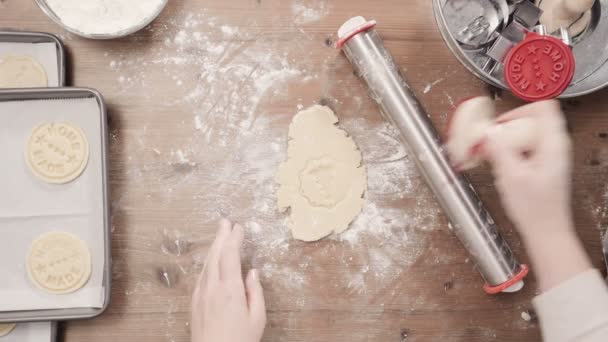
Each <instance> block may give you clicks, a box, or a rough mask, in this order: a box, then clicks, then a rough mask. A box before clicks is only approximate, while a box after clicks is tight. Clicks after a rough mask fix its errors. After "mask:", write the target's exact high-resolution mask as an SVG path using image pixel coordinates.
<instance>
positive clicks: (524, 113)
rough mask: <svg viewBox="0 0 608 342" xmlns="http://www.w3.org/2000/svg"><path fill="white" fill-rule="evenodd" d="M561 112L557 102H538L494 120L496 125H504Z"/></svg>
mask: <svg viewBox="0 0 608 342" xmlns="http://www.w3.org/2000/svg"><path fill="white" fill-rule="evenodd" d="M555 112H558V113H560V112H561V109H560V106H559V102H558V101H557V100H547V101H539V102H533V103H530V104H527V105H525V106H521V107H518V108H515V109H513V110H512V111H510V112H507V113H505V114H502V115H500V116H499V117H497V118H496V123H505V122H508V121H513V120H517V119H521V118H524V117H529V116H536V115H543V114H546V113H555Z"/></svg>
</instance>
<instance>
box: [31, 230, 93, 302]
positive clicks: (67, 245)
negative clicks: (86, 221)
mask: <svg viewBox="0 0 608 342" xmlns="http://www.w3.org/2000/svg"><path fill="white" fill-rule="evenodd" d="M27 272H28V274H29V277H30V279H31V281H32V282H33V283H34V284H36V286H38V287H39V288H40V289H42V290H45V291H47V292H50V293H53V294H67V293H72V292H75V291H77V290H79V289H80V288H82V287H83V286H84V285H85V284H86V283H87V282H88V281H89V277H90V276H91V254H90V252H89V249H88V247H87V245H86V243H85V242H84V241H82V240H80V239H79V238H78V237H76V236H75V235H72V234H70V233H65V232H50V233H46V234H43V235H41V236H40V237H38V239H36V240H35V241H34V242H33V243H32V245H31V247H30V251H29V254H28V256H27Z"/></svg>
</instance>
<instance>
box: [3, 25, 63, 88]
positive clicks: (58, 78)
mask: <svg viewBox="0 0 608 342" xmlns="http://www.w3.org/2000/svg"><path fill="white" fill-rule="evenodd" d="M8 55H13V56H27V57H30V58H33V59H34V60H36V61H37V62H38V63H40V65H42V67H43V68H44V70H45V71H46V74H47V78H48V86H49V87H64V86H65V85H66V57H65V49H64V47H63V44H62V43H61V40H59V38H57V37H56V36H54V35H52V34H50V33H43V32H20V31H0V58H1V57H2V56H8Z"/></svg>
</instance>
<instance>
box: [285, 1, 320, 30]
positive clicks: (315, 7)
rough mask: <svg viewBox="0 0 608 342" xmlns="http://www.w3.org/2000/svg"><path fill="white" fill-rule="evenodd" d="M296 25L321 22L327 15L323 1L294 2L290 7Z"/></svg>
mask: <svg viewBox="0 0 608 342" xmlns="http://www.w3.org/2000/svg"><path fill="white" fill-rule="evenodd" d="M291 12H292V14H293V15H294V21H295V23H296V24H309V23H312V22H315V21H319V20H321V19H322V18H323V17H325V16H327V15H328V14H329V8H328V5H327V4H326V2H325V1H304V0H295V1H294V2H293V3H292V5H291Z"/></svg>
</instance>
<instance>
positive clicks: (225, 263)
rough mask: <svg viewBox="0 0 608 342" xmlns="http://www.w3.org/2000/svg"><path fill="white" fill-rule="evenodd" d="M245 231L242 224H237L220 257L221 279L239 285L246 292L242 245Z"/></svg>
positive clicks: (230, 284) (231, 284)
mask: <svg viewBox="0 0 608 342" xmlns="http://www.w3.org/2000/svg"><path fill="white" fill-rule="evenodd" d="M243 239H244V232H243V227H242V226H241V225H240V224H235V225H234V227H233V228H232V232H230V236H229V237H228V239H227V240H226V243H225V245H224V248H223V250H222V253H221V254H222V255H221V259H220V279H221V280H222V281H223V282H225V283H227V284H228V285H229V286H233V285H234V286H237V287H238V289H239V290H241V291H242V292H243V293H244V285H243V276H242V274H241V246H242V244H243Z"/></svg>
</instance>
